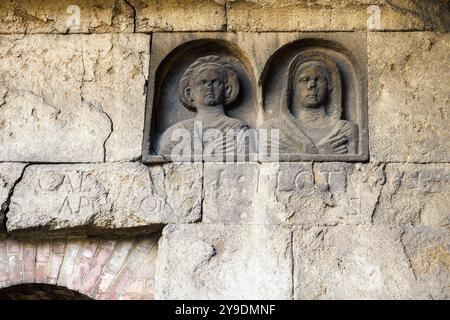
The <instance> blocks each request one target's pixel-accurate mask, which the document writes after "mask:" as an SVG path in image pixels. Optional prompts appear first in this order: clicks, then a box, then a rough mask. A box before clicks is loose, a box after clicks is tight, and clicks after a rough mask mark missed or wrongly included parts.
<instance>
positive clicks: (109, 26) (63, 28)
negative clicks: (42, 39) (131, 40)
mask: <svg viewBox="0 0 450 320" xmlns="http://www.w3.org/2000/svg"><path fill="white" fill-rule="evenodd" d="M133 15H134V13H133V9H132V7H131V6H129V5H127V2H126V1H124V0H114V1H110V0H77V1H72V0H60V1H33V0H4V1H1V3H0V33H27V34H29V33H90V32H92V33H107V32H133Z"/></svg>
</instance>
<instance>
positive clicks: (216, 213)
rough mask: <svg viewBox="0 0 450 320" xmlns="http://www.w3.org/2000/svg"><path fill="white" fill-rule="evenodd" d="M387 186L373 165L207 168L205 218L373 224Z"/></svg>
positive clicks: (242, 220)
mask: <svg viewBox="0 0 450 320" xmlns="http://www.w3.org/2000/svg"><path fill="white" fill-rule="evenodd" d="M385 180H386V177H385V171H384V166H380V165H369V164H367V165H361V164H351V163H333V162H330V163H314V165H313V164H312V163H306V162H299V163H282V164H276V163H264V164H261V165H257V164H225V165H216V164H205V178H204V181H205V183H204V186H205V200H204V210H203V217H204V220H205V221H212V222H216V223H218V222H228V223H229V222H231V223H250V224H254V223H257V224H258V223H263V224H305V225H336V224H338V223H346V224H370V223H371V222H372V220H373V215H374V213H375V210H376V209H378V204H379V203H378V200H379V198H380V195H381V191H382V188H383V185H384V184H385ZM234 189H236V191H235V192H232V190H234Z"/></svg>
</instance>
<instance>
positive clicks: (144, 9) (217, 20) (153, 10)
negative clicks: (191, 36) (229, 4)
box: [129, 0, 226, 32]
mask: <svg viewBox="0 0 450 320" xmlns="http://www.w3.org/2000/svg"><path fill="white" fill-rule="evenodd" d="M129 3H130V4H132V5H133V7H134V8H135V10H136V31H137V32H155V31H156V32H158V31H221V30H223V28H224V26H225V24H226V13H225V7H224V3H221V1H220V0H219V1H214V0H164V1H159V0H129Z"/></svg>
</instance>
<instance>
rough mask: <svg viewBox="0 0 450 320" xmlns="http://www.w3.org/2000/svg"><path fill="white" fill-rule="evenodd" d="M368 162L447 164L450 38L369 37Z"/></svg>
mask: <svg viewBox="0 0 450 320" xmlns="http://www.w3.org/2000/svg"><path fill="white" fill-rule="evenodd" d="M368 41H369V49H368V50H369V106H370V107H369V118H370V137H371V139H370V149H371V160H373V161H380V162H381V161H394V162H404V161H410V162H447V161H450V152H449V150H450V131H449V130H448V124H449V112H450V91H449V90H448V88H449V87H450V78H449V77H448V74H450V64H449V63H448V61H450V50H449V48H450V34H448V33H443V34H437V33H428V32H425V33H422V32H421V33H383V34H381V33H380V34H378V33H377V34H370V35H369V40H368Z"/></svg>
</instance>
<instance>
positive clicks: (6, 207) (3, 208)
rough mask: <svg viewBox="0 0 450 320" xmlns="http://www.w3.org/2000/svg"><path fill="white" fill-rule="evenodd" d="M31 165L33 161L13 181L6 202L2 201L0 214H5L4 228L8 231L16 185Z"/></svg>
mask: <svg viewBox="0 0 450 320" xmlns="http://www.w3.org/2000/svg"><path fill="white" fill-rule="evenodd" d="M29 166H31V163H27V164H26V165H25V166H24V167H23V169H22V172H21V173H20V176H19V177H18V178H17V179H16V181H14V182H13V184H12V186H11V189H9V192H8V196H7V198H6V200H5V202H3V203H2V205H1V208H0V214H3V230H6V231H8V229H7V227H6V224H7V221H8V212H9V205H10V204H11V198H12V196H13V194H14V190H15V188H16V186H17V185H18V184H19V183H20V181H22V179H23V176H24V175H25V170H26V169H27V168H28V167H29Z"/></svg>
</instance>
